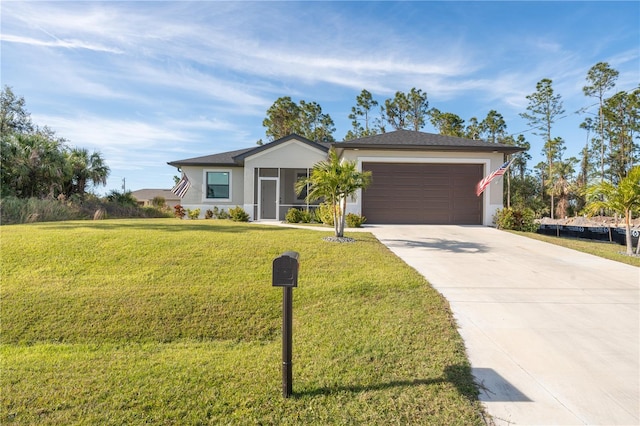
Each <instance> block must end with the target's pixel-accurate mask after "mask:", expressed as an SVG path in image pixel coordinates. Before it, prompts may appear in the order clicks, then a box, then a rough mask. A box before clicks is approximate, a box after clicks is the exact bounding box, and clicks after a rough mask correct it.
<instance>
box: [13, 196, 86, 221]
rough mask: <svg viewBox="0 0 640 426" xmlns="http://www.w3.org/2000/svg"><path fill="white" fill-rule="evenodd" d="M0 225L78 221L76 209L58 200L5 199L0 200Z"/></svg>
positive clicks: (78, 213) (78, 216)
mask: <svg viewBox="0 0 640 426" xmlns="http://www.w3.org/2000/svg"><path fill="white" fill-rule="evenodd" d="M0 212H1V218H0V223H2V224H4V225H8V224H12V223H28V222H53V221H59V220H72V219H79V218H80V212H79V210H78V208H77V207H75V206H72V205H71V204H67V203H65V202H64V201H58V200H41V199H38V198H16V197H5V198H3V199H2V200H0Z"/></svg>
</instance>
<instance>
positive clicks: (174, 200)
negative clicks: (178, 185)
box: [131, 188, 181, 209]
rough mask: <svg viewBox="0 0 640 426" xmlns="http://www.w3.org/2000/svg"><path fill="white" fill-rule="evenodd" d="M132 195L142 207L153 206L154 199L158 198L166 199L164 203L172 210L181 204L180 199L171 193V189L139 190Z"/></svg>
mask: <svg viewBox="0 0 640 426" xmlns="http://www.w3.org/2000/svg"><path fill="white" fill-rule="evenodd" d="M131 195H132V196H133V198H135V199H136V200H137V201H138V205H139V206H141V207H149V206H152V205H153V199H154V198H157V197H162V198H164V203H165V204H166V205H167V207H169V208H171V209H173V207H174V206H176V205H177V204H180V202H181V200H180V197H178V196H177V195H176V194H174V193H173V192H171V190H170V189H150V188H147V189H138V190H137V191H133V192H132V193H131Z"/></svg>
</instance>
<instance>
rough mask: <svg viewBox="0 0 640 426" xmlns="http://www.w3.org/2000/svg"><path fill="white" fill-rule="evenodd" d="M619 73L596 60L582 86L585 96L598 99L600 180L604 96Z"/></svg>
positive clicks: (603, 155) (603, 140) (602, 173)
mask: <svg viewBox="0 0 640 426" xmlns="http://www.w3.org/2000/svg"><path fill="white" fill-rule="evenodd" d="M619 74H620V73H619V72H618V71H616V70H614V69H613V68H611V66H609V64H608V63H606V62H598V63H597V64H595V65H594V66H593V67H591V69H589V71H588V72H587V83H588V84H587V85H586V86H584V87H583V88H582V91H583V92H584V94H585V95H586V96H589V97H595V98H597V99H598V119H599V124H600V125H599V126H598V127H599V130H600V173H601V178H600V181H601V182H602V181H604V163H605V152H606V144H605V138H604V111H603V106H604V96H605V93H606V92H607V91H609V90H610V89H613V88H614V87H615V85H616V79H617V78H618V75H619Z"/></svg>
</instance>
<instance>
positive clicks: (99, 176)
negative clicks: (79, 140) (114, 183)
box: [67, 148, 110, 196]
mask: <svg viewBox="0 0 640 426" xmlns="http://www.w3.org/2000/svg"><path fill="white" fill-rule="evenodd" d="M68 162H69V164H70V165H71V177H70V178H71V182H69V187H68V188H67V191H68V192H69V194H68V195H71V194H73V193H77V194H78V195H80V196H83V195H84V193H85V191H86V189H87V184H88V183H89V182H91V183H92V184H93V185H94V186H97V185H99V184H102V185H106V184H107V176H109V171H110V170H109V167H108V166H107V165H106V164H105V162H104V160H103V159H102V157H101V156H100V153H98V152H93V153H92V154H91V155H89V151H88V150H87V149H85V148H73V149H71V150H70V151H69V153H68Z"/></svg>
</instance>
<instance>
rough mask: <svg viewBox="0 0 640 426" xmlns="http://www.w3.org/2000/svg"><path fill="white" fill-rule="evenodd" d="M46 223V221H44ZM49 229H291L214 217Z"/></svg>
mask: <svg viewBox="0 0 640 426" xmlns="http://www.w3.org/2000/svg"><path fill="white" fill-rule="evenodd" d="M43 224H44V222H43ZM45 226H46V227H47V228H48V229H63V230H64V229H79V228H86V229H97V230H100V229H101V230H111V229H132V230H133V229H136V230H144V231H165V232H192V231H203V232H229V233H241V232H249V231H256V230H259V231H280V232H287V231H289V232H290V231H291V229H290V228H279V227H275V226H265V225H256V224H248V223H244V224H240V223H238V222H232V221H228V220H220V219H215V220H214V219H212V220H204V219H203V220H178V219H176V220H175V223H163V224H159V223H154V222H153V219H114V220H113V221H110V220H103V221H86V222H84V221H73V222H55V224H52V222H47V224H46V225H45Z"/></svg>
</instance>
